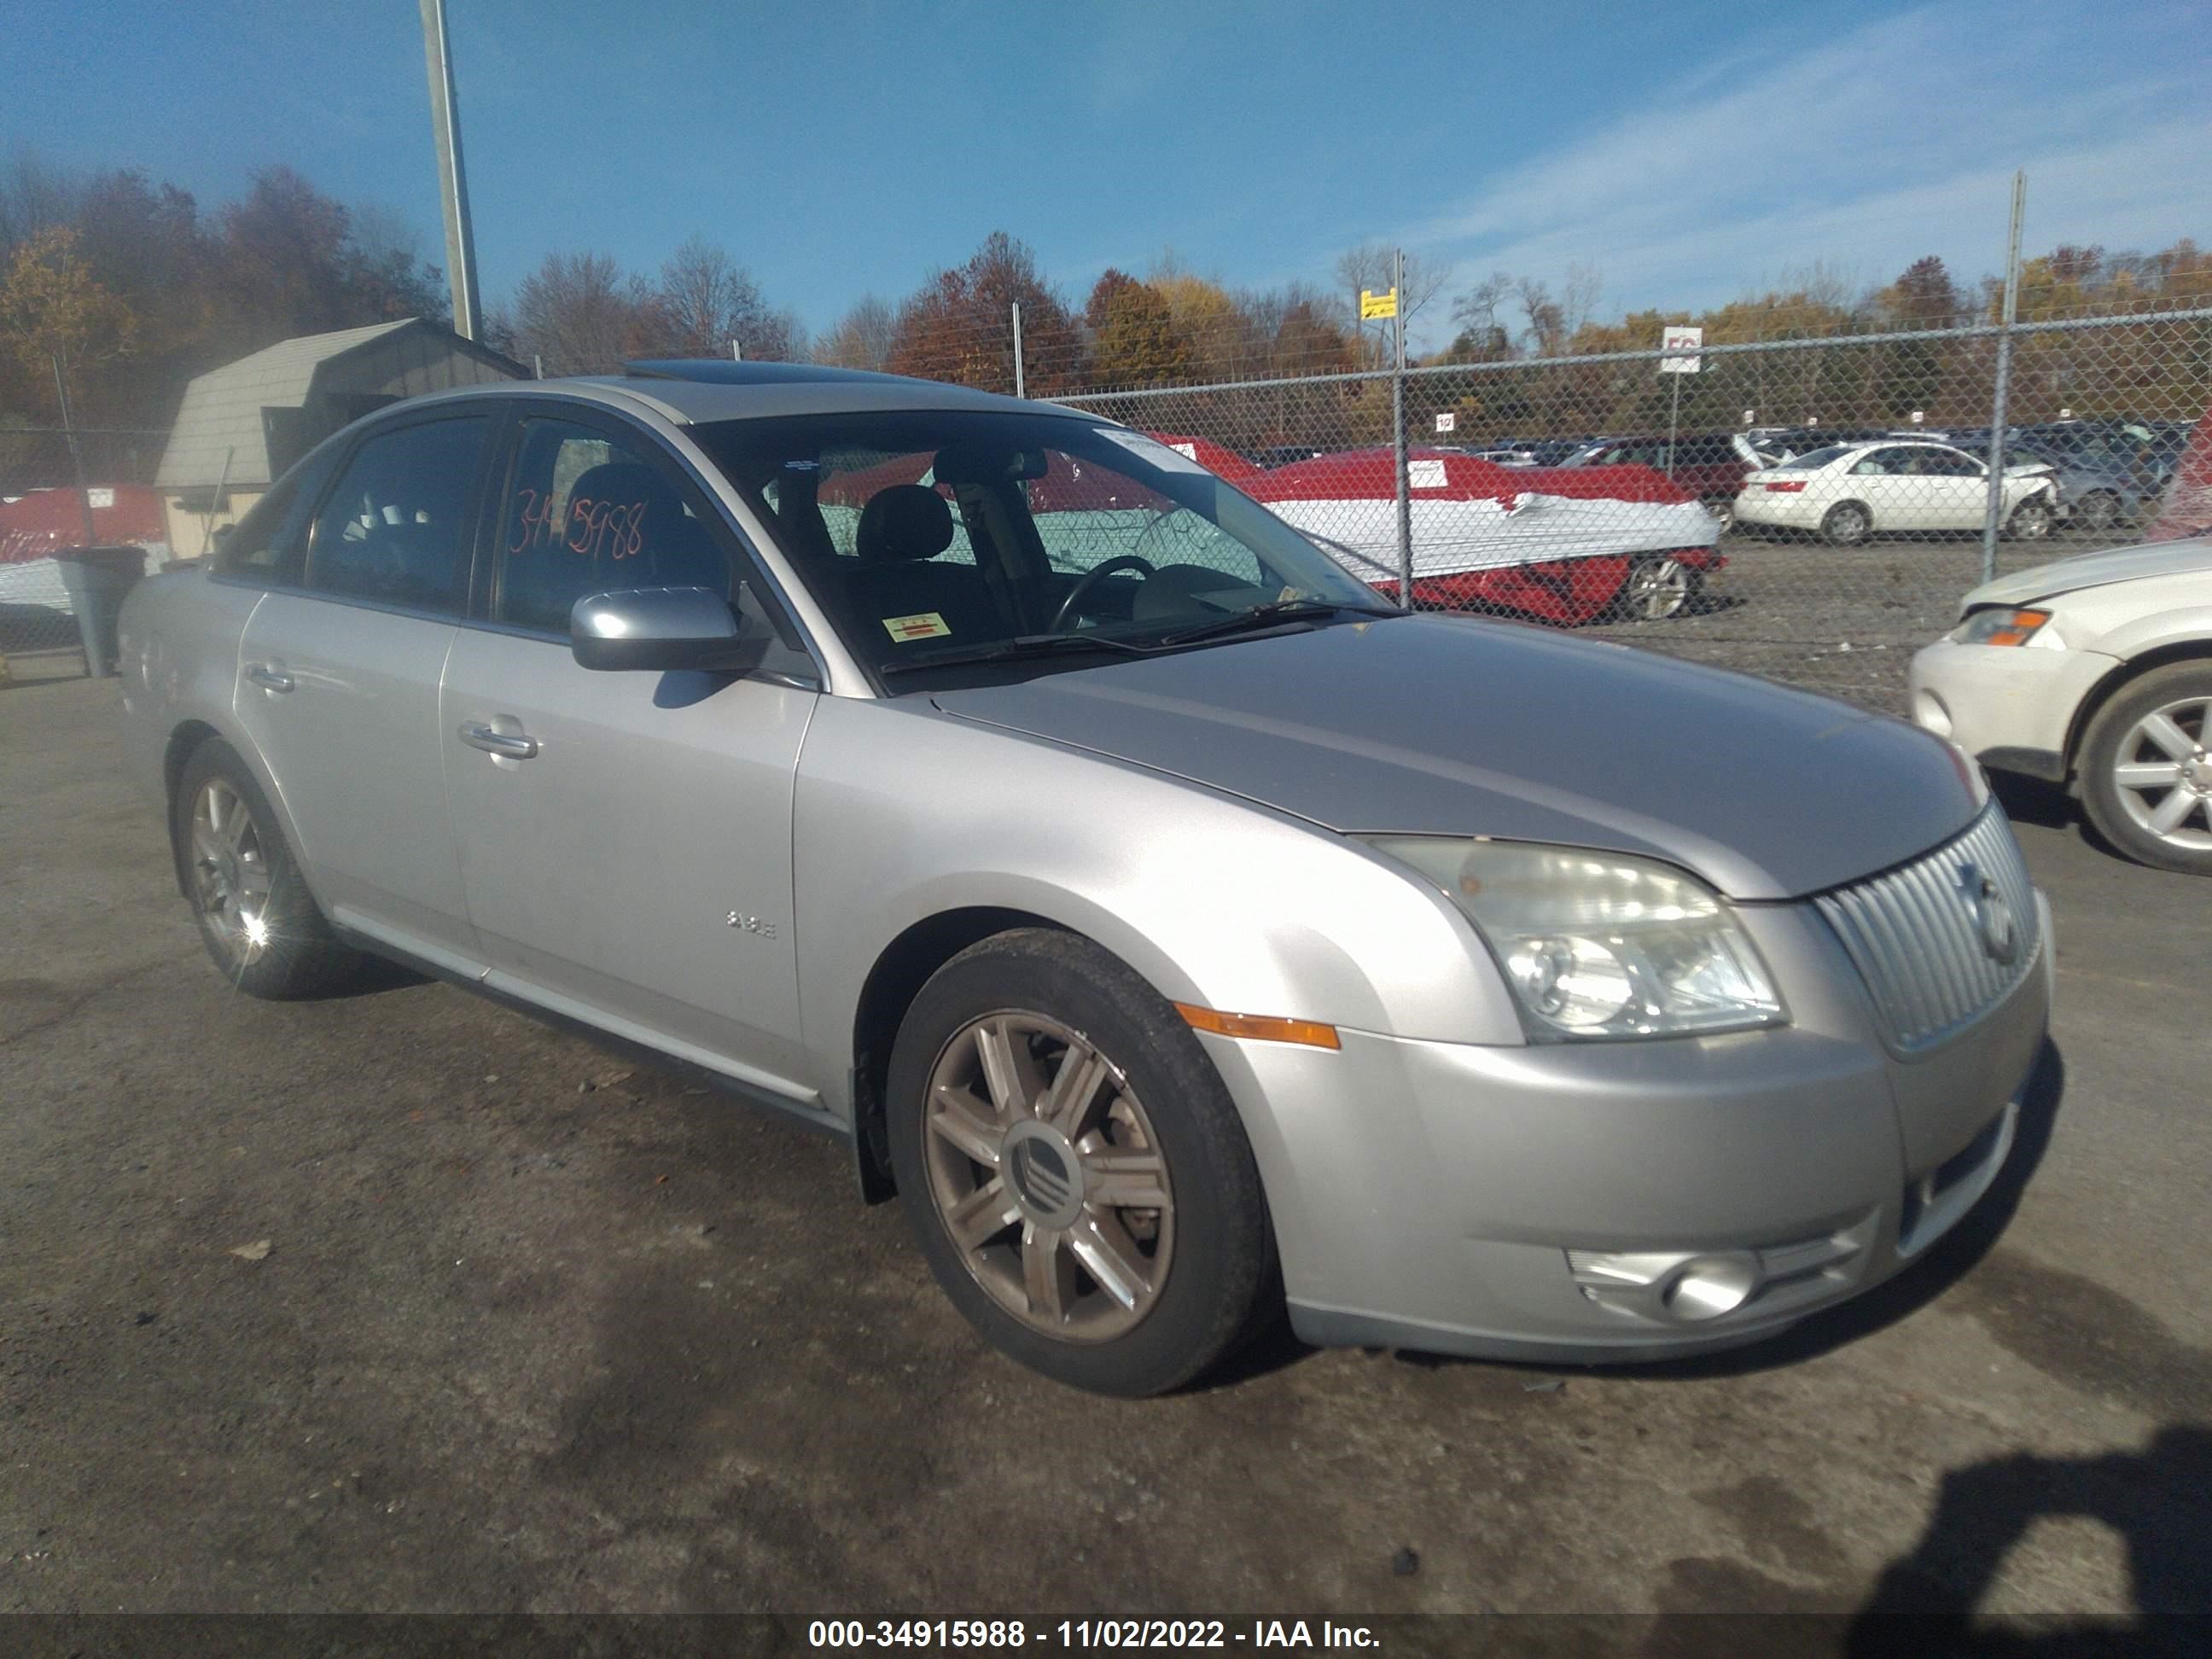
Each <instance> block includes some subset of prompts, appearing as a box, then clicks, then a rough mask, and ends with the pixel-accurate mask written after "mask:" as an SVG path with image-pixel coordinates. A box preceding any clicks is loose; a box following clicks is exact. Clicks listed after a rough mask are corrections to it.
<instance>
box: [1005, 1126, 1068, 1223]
mask: <svg viewBox="0 0 2212 1659" xmlns="http://www.w3.org/2000/svg"><path fill="white" fill-rule="evenodd" d="M1013 1163H1014V1185H1015V1186H1016V1187H1017V1188H1018V1189H1019V1190H1020V1191H1021V1192H1022V1193H1023V1194H1025V1195H1026V1196H1028V1197H1029V1198H1030V1199H1032V1200H1035V1201H1036V1206H1037V1207H1038V1208H1039V1209H1041V1210H1057V1209H1058V1208H1060V1206H1062V1205H1063V1204H1065V1203H1066V1202H1067V1200H1068V1195H1069V1194H1070V1192H1071V1190H1072V1188H1070V1186H1069V1184H1068V1179H1067V1171H1066V1169H1064V1168H1063V1167H1062V1166H1061V1164H1060V1159H1059V1158H1058V1157H1056V1156H1055V1155H1054V1152H1053V1150H1052V1148H1051V1147H1049V1146H1044V1145H1043V1144H1042V1143H1041V1142H1038V1141H1035V1140H1025V1141H1024V1142H1022V1144H1021V1145H1020V1146H1017V1147H1015V1148H1014V1158H1013Z"/></svg>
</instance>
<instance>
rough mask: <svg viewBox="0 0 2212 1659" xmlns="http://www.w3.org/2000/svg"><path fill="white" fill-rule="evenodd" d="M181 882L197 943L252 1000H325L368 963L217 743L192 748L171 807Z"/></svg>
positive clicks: (239, 765) (263, 802) (259, 797)
mask: <svg viewBox="0 0 2212 1659" xmlns="http://www.w3.org/2000/svg"><path fill="white" fill-rule="evenodd" d="M170 811H171V820H170V826H169V828H170V844H171V846H172V848H173V850H174V853H175V855H176V860H177V878H178V880H179V883H181V884H182V885H183V887H184V890H185V898H186V899H187V900H188V901H189V902H191V907H192V919H193V920H194V921H197V923H198V924H199V930H200V939H201V941H202V943H204V945H206V946H207V951H208V954H209V955H210V957H214V958H215V964H216V967H218V968H220V969H222V972H223V976H224V977H225V978H226V979H228V980H229V981H231V983H232V984H234V985H235V986H237V987H238V988H239V989H240V990H241V991H244V992H246V994H248V995H249V996H257V997H269V998H275V999H284V998H292V997H313V996H327V995H329V994H331V993H332V992H334V991H338V990H342V989H343V988H344V987H346V986H347V985H348V984H349V983H351V982H352V981H354V980H355V979H356V977H358V976H359V975H360V974H361V972H362V969H363V968H364V967H365V966H366V965H367V963H368V958H367V957H364V956H362V954H361V952H359V951H354V950H351V949H349V948H348V947H347V946H346V945H342V944H340V943H339V942H338V940H337V938H336V937H335V936H334V935H333V934H332V933H331V929H330V924H329V923H328V922H326V921H324V920H323V915H322V912H321V911H320V910H319V909H318V908H316V906H315V901H314V896H313V895H312V894H311V893H309V892H308V891H307V882H306V881H305V880H304V879H303V878H301V874H300V869H299V866H298V865H296V864H295V863H294V862H293V859H292V854H291V850H290V849H289V848H287V847H286V846H285V845H284V838H283V834H282V832H280V831H279V830H278V829H277V827H276V814H275V813H274V812H273V811H270V807H269V802H268V799H267V798H266V797H264V795H263V794H262V793H261V787H260V786H259V785H258V784H257V783H256V782H255V781H253V775H252V773H251V772H250V771H248V770H247V769H246V763H244V762H243V761H241V760H240V758H239V757H238V753H237V751H236V750H234V749H232V748H231V746H230V745H229V744H227V743H224V742H223V741H222V739H221V738H210V739H209V740H208V741H207V742H205V743H204V744H201V745H200V746H199V747H198V748H197V749H196V750H193V751H192V755H191V759H190V760H188V761H186V762H185V769H184V773H183V775H182V776H181V777H179V780H178V782H177V793H176V798H175V799H174V800H173V802H172V803H171V808H170Z"/></svg>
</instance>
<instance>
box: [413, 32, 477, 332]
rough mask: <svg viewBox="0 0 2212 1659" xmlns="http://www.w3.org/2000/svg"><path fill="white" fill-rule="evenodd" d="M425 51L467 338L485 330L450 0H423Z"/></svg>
mask: <svg viewBox="0 0 2212 1659" xmlns="http://www.w3.org/2000/svg"><path fill="white" fill-rule="evenodd" d="M422 55H423V58H424V59H425V60H426V62H427V63H428V68H429V72H430V130H431V131H432V133H433V134H434V135H435V137H436V139H437V141H438V194H439V197H440V198H441V201H442V202H443V203H444V204H445V209H446V275H447V279H448V280H449V281H450V282H451V283H453V328H454V331H456V332H457V333H459V335H460V336H461V337H463V338H464V339H470V340H473V339H476V338H477V337H478V336H479V335H480V334H481V333H482V332H483V318H482V316H481V314H480V313H479V307H478V304H477V242H476V232H475V231H474V230H473V229H472V228H471V227H470V224H469V182H468V177H467V175H466V174H465V173H464V172H463V171H462V168H461V111H460V102H459V98H458V97H457V96H456V94H455V93H454V91H453V48H452V46H451V45H450V44H449V43H448V41H447V38H446V0H422Z"/></svg>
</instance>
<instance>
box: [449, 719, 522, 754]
mask: <svg viewBox="0 0 2212 1659" xmlns="http://www.w3.org/2000/svg"><path fill="white" fill-rule="evenodd" d="M459 736H460V739H461V741H462V742H463V743H465V744H468V746H469V747H470V748H471V749H481V750H483V751H484V753H485V754H487V755H498V756H500V757H502V758H504V759H507V760H528V759H529V758H530V757H532V755H534V754H536V753H537V752H538V739H537V738H529V737H525V736H524V735H523V734H522V733H521V732H501V731H497V730H495V729H494V728H493V727H491V726H486V725H485V724H484V723H483V721H482V720H470V721H467V722H466V723H465V724H464V725H463V726H462V727H461V729H460V732H459Z"/></svg>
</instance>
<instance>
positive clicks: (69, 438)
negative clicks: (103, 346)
mask: <svg viewBox="0 0 2212 1659" xmlns="http://www.w3.org/2000/svg"><path fill="white" fill-rule="evenodd" d="M54 396H55V398H57V399H58V401H59V403H60V404H61V408H62V441H64V443H66V444H67V445H68V446H69V453H70V470H71V471H74V472H75V473H76V504H77V507H78V510H79V511H81V512H82V513H83V514H84V544H85V545H86V546H87V547H97V546H99V545H100V532H98V531H97V530H95V529H94V528H93V527H92V486H91V485H90V484H88V483H86V482H85V477H84V448H83V446H82V445H81V444H79V443H78V442H77V441H76V421H75V420H74V419H73V418H72V417H71V416H70V397H69V381H68V380H66V379H64V377H63V374H62V358H61V354H60V353H59V352H56V353H55V354H54Z"/></svg>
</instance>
